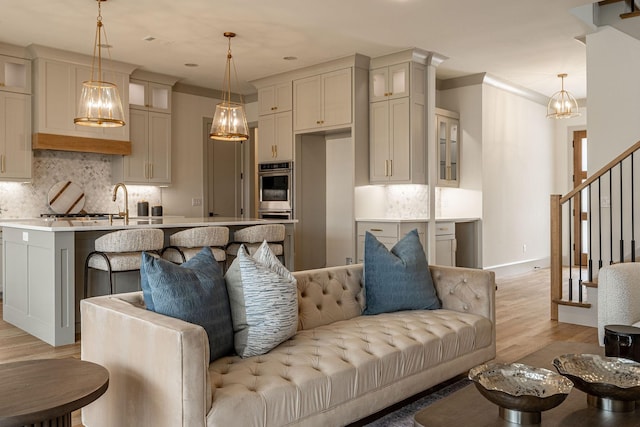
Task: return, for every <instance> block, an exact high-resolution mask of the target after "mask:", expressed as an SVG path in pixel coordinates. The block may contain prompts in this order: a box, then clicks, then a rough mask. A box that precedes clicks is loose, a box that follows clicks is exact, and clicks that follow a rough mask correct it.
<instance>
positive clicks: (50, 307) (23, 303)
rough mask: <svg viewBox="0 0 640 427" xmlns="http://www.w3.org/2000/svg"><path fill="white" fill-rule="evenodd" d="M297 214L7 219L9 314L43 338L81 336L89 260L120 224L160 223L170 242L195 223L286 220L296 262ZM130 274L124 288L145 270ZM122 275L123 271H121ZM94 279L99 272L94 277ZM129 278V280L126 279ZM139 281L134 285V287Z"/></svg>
mask: <svg viewBox="0 0 640 427" xmlns="http://www.w3.org/2000/svg"><path fill="white" fill-rule="evenodd" d="M296 222H297V220H265V219H243V218H224V217H210V218H183V217H139V218H131V219H130V220H129V221H128V223H125V221H124V220H123V219H114V220H113V221H112V222H110V221H109V220H95V219H90V218H89V219H82V218H81V219H72V220H66V219H65V220H59V219H51V218H46V219H28V220H11V221H1V220H0V227H2V231H3V235H2V237H3V241H4V251H3V256H2V264H3V266H4V268H3V270H2V274H3V297H2V304H3V318H4V320H5V321H7V322H9V323H11V324H13V325H15V326H17V327H19V328H21V329H23V330H25V331H26V332H28V333H30V334H31V335H34V336H36V337H38V338H40V339H41V340H43V341H45V342H47V343H49V344H51V345H53V346H60V345H66V344H72V343H74V342H75V335H76V331H77V330H79V320H80V318H79V305H80V300H81V299H82V298H84V295H83V281H84V261H85V259H86V256H87V255H88V254H89V253H90V252H91V251H93V247H94V246H93V245H94V241H95V239H97V238H98V237H100V236H102V235H104V234H107V233H110V232H112V231H116V230H122V229H128V228H159V229H162V230H163V231H164V233H165V245H168V242H169V236H170V235H171V234H173V233H175V232H176V231H180V230H184V229H187V228H191V227H205V226H226V227H229V230H230V236H229V239H230V241H231V240H233V232H234V230H237V229H239V228H243V227H247V226H251V225H257V224H284V226H285V229H286V236H285V242H284V251H285V253H284V256H285V264H286V265H287V266H293V265H294V262H293V261H294V247H293V240H294V239H293V235H294V234H293V227H294V224H295V223H296ZM127 274H128V275H129V276H128V279H127V278H125V280H124V281H123V282H122V283H121V285H122V286H120V285H119V284H118V283H116V287H119V289H118V291H125V289H123V288H126V287H127V285H128V286H129V288H127V289H126V290H135V288H137V287H138V281H139V273H138V272H134V273H123V274H122V275H127ZM120 276H121V275H117V277H120ZM92 281H93V277H92ZM126 281H128V282H129V283H128V284H127V283H124V282H126ZM131 282H133V286H134V289H131V288H130V287H131Z"/></svg>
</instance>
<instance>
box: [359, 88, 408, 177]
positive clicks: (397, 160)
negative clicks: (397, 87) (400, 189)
mask: <svg viewBox="0 0 640 427" xmlns="http://www.w3.org/2000/svg"><path fill="white" fill-rule="evenodd" d="M409 110H410V109H409V98H408V97H405V98H399V99H394V100H391V101H388V102H387V101H381V102H372V103H371V104H370V107H369V114H370V119H369V123H370V125H371V133H370V137H369V138H370V150H371V153H370V154H369V156H370V160H371V164H370V175H371V176H370V180H371V181H372V182H394V181H399V182H405V181H408V180H409V179H410V147H409V141H410V136H409V130H410V122H411V120H410V117H409V114H410V111H409Z"/></svg>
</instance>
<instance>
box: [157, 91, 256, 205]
mask: <svg viewBox="0 0 640 427" xmlns="http://www.w3.org/2000/svg"><path fill="white" fill-rule="evenodd" d="M171 102H172V111H171V137H172V140H171V182H172V184H171V186H170V187H168V188H163V189H162V202H163V204H164V214H165V215H183V216H187V217H200V216H203V214H204V207H203V206H191V199H193V198H200V199H202V198H203V197H204V187H203V178H202V177H203V144H204V135H203V124H202V119H203V118H204V117H212V116H213V112H214V110H215V106H216V104H217V103H218V102H220V100H218V99H213V98H207V97H204V96H198V95H192V94H186V93H181V92H173V93H172V99H171ZM245 107H246V112H247V120H248V121H249V122H251V121H256V120H257V102H254V103H250V104H247V105H246V106H245Z"/></svg>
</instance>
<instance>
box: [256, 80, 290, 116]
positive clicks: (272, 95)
mask: <svg viewBox="0 0 640 427" xmlns="http://www.w3.org/2000/svg"><path fill="white" fill-rule="evenodd" d="M291 93H292V89H291V81H288V82H285V83H278V84H273V85H269V86H265V87H262V88H260V89H258V114H259V115H261V116H262V115H266V114H274V113H281V112H283V111H291V109H292V108H293V96H292V94H291Z"/></svg>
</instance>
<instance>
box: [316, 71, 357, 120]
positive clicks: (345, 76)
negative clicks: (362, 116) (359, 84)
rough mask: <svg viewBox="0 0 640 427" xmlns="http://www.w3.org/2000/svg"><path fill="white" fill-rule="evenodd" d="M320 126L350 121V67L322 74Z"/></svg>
mask: <svg viewBox="0 0 640 427" xmlns="http://www.w3.org/2000/svg"><path fill="white" fill-rule="evenodd" d="M322 107H323V114H322V119H321V122H322V123H321V126H323V127H325V126H338V125H344V124H349V123H351V69H350V68H347V69H344V70H338V71H334V72H332V73H327V74H323V75H322Z"/></svg>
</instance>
